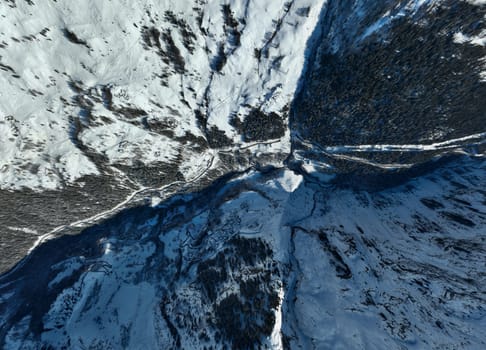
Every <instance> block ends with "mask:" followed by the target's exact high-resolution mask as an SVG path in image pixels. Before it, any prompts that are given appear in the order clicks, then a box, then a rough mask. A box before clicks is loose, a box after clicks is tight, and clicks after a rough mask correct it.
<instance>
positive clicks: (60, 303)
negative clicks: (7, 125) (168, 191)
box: [0, 158, 486, 349]
mask: <svg viewBox="0 0 486 350" xmlns="http://www.w3.org/2000/svg"><path fill="white" fill-rule="evenodd" d="M485 170H486V169H485V164H484V160H467V159H464V158H462V159H459V160H457V161H455V162H452V163H450V164H449V165H448V166H445V167H443V168H442V169H440V170H436V171H434V172H432V173H430V174H428V175H426V176H423V177H421V178H417V179H413V180H410V181H408V182H407V183H405V184H403V185H402V186H398V187H395V188H392V189H389V190H384V191H381V192H368V191H356V190H353V189H349V188H339V187H336V186H334V185H322V184H320V183H318V182H316V181H315V180H314V179H313V178H312V177H310V176H309V175H307V174H303V175H295V174H294V173H293V172H291V171H289V170H273V171H270V172H268V173H266V174H259V173H255V172H250V173H247V174H244V175H240V176H238V177H236V178H235V177H233V178H230V179H228V180H226V181H225V182H223V183H221V184H215V185H213V186H211V187H210V188H208V189H206V190H205V191H202V192H200V193H194V194H191V195H185V196H176V197H174V198H172V199H171V200H169V201H167V202H165V203H161V204H160V205H159V206H157V207H141V208H135V209H130V210H127V211H126V212H123V213H121V214H119V215H118V216H116V217H114V218H112V219H110V220H108V221H107V222H105V223H103V224H101V225H98V226H95V227H92V228H90V229H87V230H86V231H85V232H84V233H82V234H81V235H78V236H65V237H63V238H60V239H58V240H53V241H49V242H47V243H45V244H44V245H42V246H40V247H39V248H38V249H36V250H35V251H34V252H33V253H32V254H31V256H30V257H29V259H27V260H26V261H25V262H24V264H22V265H21V266H19V267H18V268H17V269H15V270H14V271H12V272H11V273H9V274H6V275H4V276H3V277H2V278H1V279H0V292H1V296H2V299H1V302H0V310H1V313H0V315H1V323H2V324H3V325H4V326H3V327H2V332H1V333H0V336H1V338H0V339H1V344H2V346H3V347H4V348H5V349H17V348H21V347H22V346H24V347H25V348H36V347H38V346H42V345H43V346H44V347H47V348H49V346H50V347H52V348H56V349H58V348H63V347H66V346H67V347H68V348H73V349H75V348H83V347H85V348H90V349H109V348H113V349H120V348H126V349H169V348H174V349H175V348H183V349H202V348H204V347H206V348H211V347H212V348H213V349H214V348H222V347H223V345H224V344H226V345H228V346H229V348H253V347H255V348H282V347H283V346H286V347H290V348H299V347H302V348H306V349H310V348H316V349H338V348H339V349H341V348H342V349H404V348H408V349H424V348H428V349H444V348H447V349H459V348H460V349H480V348H482V347H484V346H486V338H485V337H484V332H483V329H484V327H486V323H485V320H486V318H485V314H486V310H485V308H484V307H485V305H486V304H485V302H486V291H485V290H484V285H485V282H486V280H485V279H486V275H485V273H484V259H485V256H486V245H485V239H486V237H485V231H484V227H485V225H486V204H485V202H484V198H485V193H484V189H483V184H484V182H485V176H484V174H485Z"/></svg>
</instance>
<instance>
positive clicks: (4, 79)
mask: <svg viewBox="0 0 486 350" xmlns="http://www.w3.org/2000/svg"><path fill="white" fill-rule="evenodd" d="M324 2H325V0H319V1H313V0H295V1H292V2H287V1H284V0H275V1H250V0H231V1H210V2H204V1H196V0H193V1H189V0H188V1H175V0H170V1H168V0H165V1H154V0H142V1H137V2H136V3H135V2H133V1H128V0H114V1H97V0H86V1H72V0H59V1H56V2H52V1H34V2H30V1H3V2H1V3H0V18H1V20H0V140H1V142H0V189H20V188H31V189H35V190H44V189H56V188H60V187H62V186H64V185H66V184H70V183H73V182H75V181H76V180H77V179H79V178H81V177H83V176H84V175H97V174H100V171H101V170H100V169H99V167H97V165H95V164H94V163H93V161H92V159H90V157H88V156H87V155H86V153H85V152H83V151H81V150H80V148H78V147H77V145H76V143H78V142H82V143H83V145H84V146H85V147H87V148H88V149H89V150H91V151H92V152H95V153H96V154H99V155H102V156H104V157H106V161H107V162H108V164H110V165H111V164H122V165H131V164H132V163H133V162H134V161H135V160H137V161H139V162H142V163H143V164H145V165H150V164H154V163H157V162H164V163H171V162H173V161H174V159H176V158H177V157H182V159H183V161H182V165H181V166H182V167H184V169H185V170H186V172H187V171H189V172H190V171H191V170H190V169H189V170H188V169H187V168H192V163H194V162H197V159H198V157H199V154H197V152H196V153H195V152H194V151H192V150H190V148H188V147H187V145H186V146H185V145H183V144H182V143H181V142H180V141H178V140H177V139H176V137H182V136H184V135H186V133H190V134H192V135H195V136H203V133H202V131H201V129H200V127H199V125H198V122H197V120H196V118H195V110H196V109H200V110H202V111H203V113H205V114H206V116H207V119H208V121H207V123H208V128H211V127H212V126H215V127H217V128H219V129H220V130H223V131H224V132H225V134H226V136H227V137H229V138H231V139H232V140H233V142H234V143H236V144H242V143H243V142H242V140H241V136H240V135H239V134H238V133H237V131H236V130H235V129H234V128H233V127H232V126H231V125H230V115H234V116H238V117H239V118H240V119H244V118H245V116H246V115H247V114H248V112H249V111H250V110H251V108H260V109H261V110H262V111H263V112H278V113H280V112H281V111H282V110H283V109H284V108H285V107H286V106H288V105H289V103H290V102H291V99H292V96H293V94H294V90H295V88H296V84H297V80H298V78H299V76H300V74H301V70H302V66H303V62H304V50H305V48H306V42H307V38H308V37H309V35H310V34H311V33H312V31H313V29H314V26H315V24H316V21H317V19H318V15H319V13H320V10H321V7H322V5H323V3H324ZM223 5H228V6H229V8H230V12H231V16H232V18H233V21H234V24H232V25H234V26H235V28H234V29H235V30H236V31H237V32H238V33H239V44H237V43H236V42H235V41H236V39H235V34H232V33H233V32H232V28H229V25H228V23H227V21H226V22H225V16H224V13H223V7H222V6H223ZM306 7H309V12H308V15H307V16H303V15H302V14H301V12H299V11H298V10H299V9H302V8H306ZM148 28H155V29H156V30H157V31H158V33H159V37H158V38H156V39H153V38H152V39H150V40H152V41H150V40H148V39H147V40H148V42H149V44H151V45H152V47H147V40H145V39H144V35H145V34H146V33H147V29H148ZM144 33H145V34H144ZM70 35H71V36H70ZM72 35H74V37H75V38H74V39H73V37H72ZM168 38H169V39H168ZM170 38H171V39H170ZM70 39H71V40H70ZM73 40H74V41H78V42H79V44H77V43H74V42H72V41H73ZM170 40H172V42H173V45H174V46H175V47H176V48H177V49H176V50H178V52H179V54H180V56H181V57H182V58H183V61H184V68H183V70H181V69H177V67H176V64H175V63H174V61H170V60H169V61H167V60H165V61H164V59H162V58H161V55H160V51H164V52H169V51H170V46H171V45H170ZM157 45H159V46H160V49H159V48H158V47H157ZM144 47H145V48H144ZM218 50H219V51H218ZM256 50H260V51H261V52H262V54H261V58H260V59H259V60H258V59H257V58H256V57H255V55H256ZM218 52H219V53H221V52H224V56H225V57H226V59H225V61H226V63H225V64H224V65H223V66H222V67H221V69H220V70H219V71H215V70H214V68H211V67H212V66H213V65H214V64H215V63H214V62H215V61H216V60H217V57H218ZM73 82H74V83H75V85H76V86H74V85H73V84H72V83H73ZM105 87H109V89H110V90H111V94H112V102H111V104H112V105H111V106H109V105H108V102H107V101H106V99H105V97H106V96H103V88H105ZM77 89H78V91H76V90H77ZM80 96H81V97H80ZM76 98H78V99H79V98H81V100H83V101H84V102H85V103H86V105H87V106H88V107H89V109H90V111H89V113H90V115H86V113H87V111H86V110H83V108H80V106H79V103H74V102H75V99H76ZM110 107H111V110H110ZM121 108H131V109H133V110H143V111H144V113H146V116H145V118H146V122H147V123H149V124H150V123H153V124H157V123H161V124H164V125H169V126H170V128H171V130H172V132H173V135H174V137H168V136H164V135H162V134H160V133H157V132H154V131H153V130H148V129H147V128H144V127H143V125H142V124H143V123H142V122H141V117H140V116H138V117H137V116H136V117H134V118H130V116H127V115H123V113H122V112H116V111H117V109H118V111H119V110H120V109H121ZM114 110H115V111H114ZM76 137H77V138H78V140H76V139H75V138H76ZM272 146H273V147H274V148H275V147H276V146H275V144H273V145H272ZM278 149H280V150H283V151H288V149H289V134H288V133H287V134H286V135H285V136H284V137H283V138H282V139H281V140H279V142H278Z"/></svg>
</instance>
